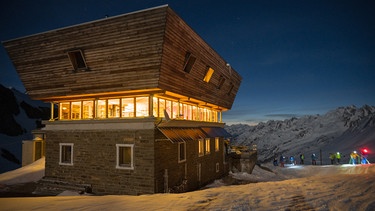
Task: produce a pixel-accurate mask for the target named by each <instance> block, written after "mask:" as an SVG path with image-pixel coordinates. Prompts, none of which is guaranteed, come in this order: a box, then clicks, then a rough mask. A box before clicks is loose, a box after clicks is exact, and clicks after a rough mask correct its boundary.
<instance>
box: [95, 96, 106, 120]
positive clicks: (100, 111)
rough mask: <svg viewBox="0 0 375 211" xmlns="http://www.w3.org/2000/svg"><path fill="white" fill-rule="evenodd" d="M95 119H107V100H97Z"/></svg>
mask: <svg viewBox="0 0 375 211" xmlns="http://www.w3.org/2000/svg"><path fill="white" fill-rule="evenodd" d="M96 102H97V106H96V107H97V110H96V117H98V118H102V119H104V118H107V100H97V101H96Z"/></svg>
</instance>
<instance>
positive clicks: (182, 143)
mask: <svg viewBox="0 0 375 211" xmlns="http://www.w3.org/2000/svg"><path fill="white" fill-rule="evenodd" d="M181 145H184V151H183V153H184V159H183V160H181ZM185 161H186V142H179V143H178V162H179V163H182V162H185Z"/></svg>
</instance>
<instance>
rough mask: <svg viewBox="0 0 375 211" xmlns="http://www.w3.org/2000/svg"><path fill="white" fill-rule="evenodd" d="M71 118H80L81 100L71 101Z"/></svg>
mask: <svg viewBox="0 0 375 211" xmlns="http://www.w3.org/2000/svg"><path fill="white" fill-rule="evenodd" d="M71 119H81V101H78V102H72V114H71Z"/></svg>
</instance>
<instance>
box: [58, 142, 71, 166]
mask: <svg viewBox="0 0 375 211" xmlns="http://www.w3.org/2000/svg"><path fill="white" fill-rule="evenodd" d="M59 164H60V165H70V166H71V165H73V144H72V143H60V160H59Z"/></svg>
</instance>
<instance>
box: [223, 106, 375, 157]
mask: <svg viewBox="0 0 375 211" xmlns="http://www.w3.org/2000/svg"><path fill="white" fill-rule="evenodd" d="M225 129H226V130H227V131H228V132H229V133H231V134H232V135H233V140H232V144H233V145H246V146H249V147H253V145H257V150H258V160H259V162H269V161H271V160H273V158H274V157H279V156H280V155H283V156H286V157H287V156H288V157H289V156H294V157H296V158H299V155H300V154H304V155H305V158H306V162H307V163H308V164H309V163H310V161H311V159H310V156H311V154H313V153H315V154H316V155H317V156H318V158H320V156H321V157H322V162H323V164H328V163H329V162H330V161H329V158H328V157H329V153H336V152H340V153H341V154H342V155H343V158H342V162H343V163H346V162H347V161H348V160H349V154H350V153H351V152H352V151H353V150H357V151H358V150H360V149H361V148H363V147H366V148H368V149H369V150H370V154H369V160H370V162H371V161H373V162H374V161H375V107H374V106H368V105H365V106H363V107H361V108H357V107H355V106H348V107H339V108H337V109H335V110H332V111H330V112H328V113H326V114H325V115H309V116H303V117H301V118H291V119H287V120H284V121H272V120H271V121H268V122H266V123H259V124H258V125H256V126H249V125H245V124H237V125H231V126H226V128H225ZM297 160H298V159H297Z"/></svg>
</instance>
